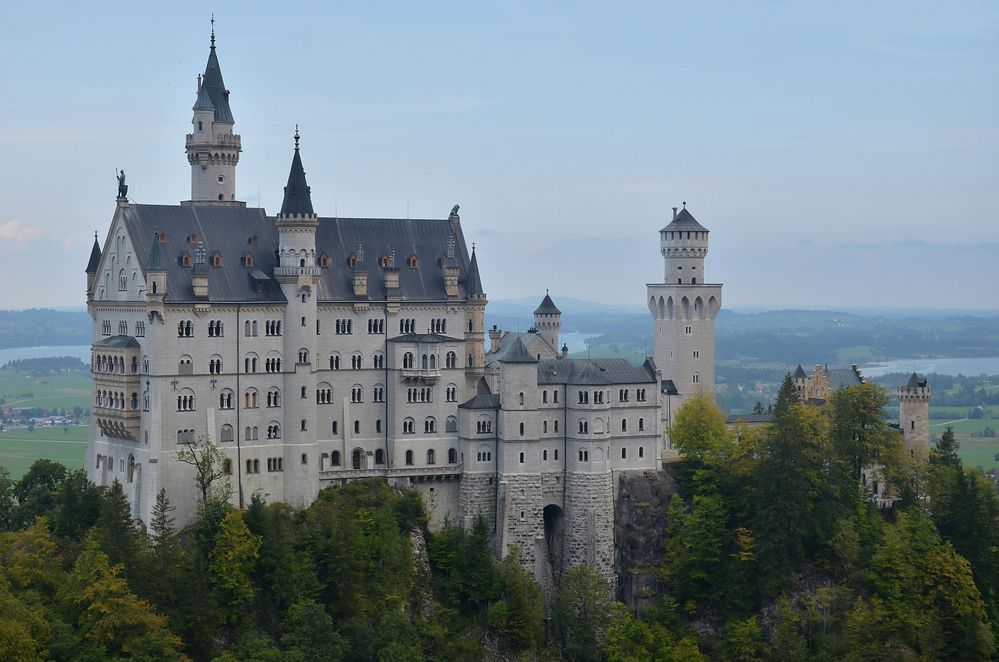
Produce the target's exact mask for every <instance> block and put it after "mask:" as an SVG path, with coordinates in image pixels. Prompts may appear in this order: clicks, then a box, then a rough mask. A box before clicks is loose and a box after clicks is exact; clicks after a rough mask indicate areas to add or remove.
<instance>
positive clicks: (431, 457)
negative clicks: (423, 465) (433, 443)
mask: <svg viewBox="0 0 999 662" xmlns="http://www.w3.org/2000/svg"><path fill="white" fill-rule="evenodd" d="M436 463H437V456H436V454H435V453H434V449H433V448H431V449H430V450H428V451H427V464H436Z"/></svg>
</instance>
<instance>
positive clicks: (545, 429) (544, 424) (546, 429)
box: [541, 421, 548, 434]
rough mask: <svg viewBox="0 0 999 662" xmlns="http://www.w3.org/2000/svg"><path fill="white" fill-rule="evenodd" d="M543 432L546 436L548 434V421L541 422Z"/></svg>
mask: <svg viewBox="0 0 999 662" xmlns="http://www.w3.org/2000/svg"><path fill="white" fill-rule="evenodd" d="M541 432H542V434H546V433H547V432H548V421H541Z"/></svg>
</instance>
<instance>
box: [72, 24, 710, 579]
mask: <svg viewBox="0 0 999 662" xmlns="http://www.w3.org/2000/svg"><path fill="white" fill-rule="evenodd" d="M234 125H235V120H234V117H233V113H232V110H231V108H230V95H229V91H228V90H227V89H226V88H225V84H224V82H223V79H222V72H221V70H220V68H219V61H218V58H217V56H216V48H215V37H214V33H213V35H212V42H211V50H210V53H209V57H208V64H207V66H206V69H205V73H204V75H203V76H201V77H199V88H198V94H197V99H196V101H195V104H194V107H193V118H192V132H191V133H189V134H188V135H187V138H186V147H187V157H188V163H189V164H190V166H191V199H190V200H188V201H185V202H182V203H180V204H177V205H147V204H135V203H133V202H131V201H130V200H129V199H128V197H127V195H126V191H127V190H126V189H125V188H124V187H123V186H121V187H120V191H119V197H118V200H117V206H116V208H115V211H114V215H113V218H112V219H111V224H110V227H109V228H108V231H107V234H106V237H105V239H104V242H103V245H99V244H98V242H97V241H96V239H95V243H94V247H93V250H92V253H91V258H90V263H89V264H88V266H87V270H86V271H87V303H88V310H89V312H90V315H91V317H92V319H93V357H92V370H93V378H94V380H93V381H94V408H93V414H94V415H93V421H94V423H93V426H92V430H91V436H90V441H89V443H88V446H87V451H86V459H85V462H86V467H87V471H88V474H89V476H90V478H91V479H92V480H94V481H95V482H96V483H98V484H101V485H108V484H110V483H111V482H112V481H115V480H117V481H119V482H121V483H122V484H123V485H124V486H125V488H126V491H127V493H128V495H129V498H130V500H131V503H132V508H133V513H134V515H135V517H136V518H138V519H140V520H143V521H146V522H148V521H149V519H150V515H151V511H152V508H153V505H154V502H155V497H156V494H157V493H158V492H159V491H160V489H164V490H166V493H167V496H168V497H169V499H170V501H171V502H172V503H173V504H174V505H176V506H177V512H176V515H177V518H178V522H179V523H181V524H183V523H186V522H190V521H191V520H192V519H193V518H194V516H195V513H196V499H197V494H196V489H195V486H194V482H193V468H192V467H191V466H189V465H187V464H184V463H181V462H179V461H178V459H177V451H178V449H179V448H183V445H185V444H190V443H192V442H195V441H196V440H199V439H207V440H210V441H211V442H212V443H214V444H216V445H218V446H219V447H220V448H221V449H222V451H223V452H224V454H225V457H226V459H225V461H224V465H223V466H224V471H225V473H226V474H227V475H228V478H229V480H230V484H231V485H232V487H233V496H232V502H233V504H234V505H236V506H238V507H242V506H245V505H246V504H247V503H248V501H249V499H250V497H251V495H253V494H259V495H261V496H262V497H263V498H264V499H265V500H268V501H282V502H285V503H288V504H291V505H293V506H297V507H302V506H306V505H308V504H309V503H311V502H312V501H313V500H314V499H315V498H316V496H317V494H318V492H319V490H320V489H322V488H323V487H326V486H330V485H336V484H343V483H344V482H347V481H351V480H357V479H360V478H371V477H379V478H383V479H385V480H388V481H390V482H392V483H395V484H401V485H404V486H407V487H412V488H414V489H416V490H418V491H419V492H420V493H421V494H422V495H423V497H424V500H425V502H426V503H427V505H428V507H429V509H430V511H431V513H432V516H433V521H434V522H435V523H439V522H440V521H442V519H443V518H444V517H447V516H449V517H450V518H451V519H452V520H453V521H456V522H459V523H461V524H462V525H465V526H468V525H470V524H471V523H472V522H473V521H474V520H475V518H476V517H478V516H483V517H485V518H486V520H487V521H488V523H489V524H490V525H491V527H492V529H493V532H494V543H495V548H496V552H497V554H499V555H505V554H506V553H508V552H509V551H510V550H511V549H513V548H514V547H515V546H517V547H519V548H520V549H521V550H522V555H521V558H522V560H523V562H524V563H525V565H527V566H528V567H530V568H532V569H533V570H534V571H535V573H536V575H537V577H538V578H539V580H541V581H542V582H543V583H545V584H546V585H550V584H549V583H550V581H551V580H552V579H554V578H556V577H557V574H558V573H559V572H561V569H562V568H566V567H571V566H573V565H577V564H580V563H586V564H588V565H591V566H593V567H595V568H597V569H598V570H599V571H600V572H601V573H602V574H603V575H604V576H605V577H606V578H607V579H608V582H609V583H611V584H613V582H614V568H615V546H614V532H613V529H614V527H613V524H614V522H613V518H614V495H615V490H616V489H617V484H618V477H619V475H620V474H622V473H626V472H635V471H655V470H658V469H660V468H661V463H662V461H663V460H664V459H668V458H669V457H670V455H671V451H670V450H669V444H668V440H667V437H666V427H667V425H668V423H669V421H670V417H671V415H672V412H674V411H675V409H676V408H677V407H678V406H679V404H680V403H681V402H682V401H683V399H684V398H686V397H688V396H689V395H691V394H694V393H696V392H706V393H711V392H712V389H713V384H714V319H715V316H716V315H717V313H718V309H719V307H720V305H721V286H720V285H708V284H705V283H704V276H703V273H704V270H703V263H704V256H705V254H706V253H707V233H708V231H707V230H706V229H705V228H704V227H702V226H701V225H700V224H698V223H697V221H696V220H694V218H693V216H691V215H690V212H688V211H687V210H686V209H684V210H683V211H682V212H680V213H679V214H677V213H676V211H675V210H674V219H673V221H672V222H671V223H670V224H669V225H668V226H667V227H666V228H664V229H663V230H662V231H661V232H660V240H661V243H662V252H663V256H664V259H665V271H666V274H665V275H666V277H665V281H664V283H661V284H655V285H649V286H648V294H649V307H650V309H651V311H652V314H653V318H654V332H655V338H656V340H655V358H654V360H653V359H651V358H650V359H648V360H646V361H645V363H644V364H643V365H641V366H637V367H636V366H633V365H631V364H629V363H627V362H626V361H623V360H603V359H601V360H585V361H584V360H573V359H569V358H567V348H565V347H564V346H562V347H561V350H560V343H559V330H560V325H561V313H560V312H559V310H558V308H557V307H556V306H555V304H554V302H553V301H552V299H551V297H549V296H547V295H546V297H545V299H544V301H543V302H542V304H541V306H540V307H539V308H538V310H537V311H535V328H534V329H532V330H531V332H528V333H524V334H517V333H506V334H503V333H502V332H500V331H499V330H498V329H494V330H493V331H491V332H490V333H489V336H490V351H489V352H488V354H487V352H486V348H485V328H484V326H485V308H486V303H487V299H486V295H485V292H484V290H483V285H482V281H481V279H480V276H479V271H478V266H477V258H476V255H475V251H474V250H473V251H471V252H469V250H468V249H467V246H466V242H465V238H464V234H463V232H462V224H461V218H460V216H459V214H458V206H457V205H455V206H454V208H453V210H452V211H451V213H450V215H449V216H448V217H447V218H442V219H376V218H339V217H337V218H329V217H320V216H319V215H318V214H317V213H316V212H315V209H314V207H313V205H312V199H311V191H310V188H309V186H308V184H307V182H306V176H305V169H304V167H303V161H302V154H301V149H300V145H299V136H298V132H297V130H296V133H295V145H294V151H293V154H292V159H291V168H290V173H289V176H288V182H287V186H285V188H284V199H283V202H282V205H281V209H280V211H279V212H278V214H277V215H276V216H268V215H267V213H266V212H265V211H264V210H263V209H255V208H248V207H247V206H246V204H245V203H243V202H240V201H238V200H236V186H235V180H236V166H237V164H238V162H239V157H240V152H241V141H240V137H239V136H238V135H237V134H235V133H233V129H234Z"/></svg>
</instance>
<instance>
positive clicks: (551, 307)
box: [534, 290, 562, 315]
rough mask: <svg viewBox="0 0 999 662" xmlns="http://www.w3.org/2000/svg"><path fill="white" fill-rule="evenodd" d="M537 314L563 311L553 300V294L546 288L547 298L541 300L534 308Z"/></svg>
mask: <svg viewBox="0 0 999 662" xmlns="http://www.w3.org/2000/svg"><path fill="white" fill-rule="evenodd" d="M534 314H535V315H561V314H562V311H561V310H559V309H558V307H557V306H556V305H555V302H554V301H552V298H551V296H550V295H549V294H548V291H547V290H545V298H544V299H542V300H541V305H540V306H538V307H537V308H536V309H535V310H534Z"/></svg>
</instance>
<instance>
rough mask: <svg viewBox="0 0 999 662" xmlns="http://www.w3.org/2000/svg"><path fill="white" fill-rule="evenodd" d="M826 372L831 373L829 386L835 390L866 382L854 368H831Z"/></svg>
mask: <svg viewBox="0 0 999 662" xmlns="http://www.w3.org/2000/svg"><path fill="white" fill-rule="evenodd" d="M826 374H827V375H829V387H830V388H832V390H833V391H839V390H841V389H844V388H847V387H849V386H856V385H857V384H863V383H864V380H863V378H861V376H860V373H859V372H857V371H856V370H854V369H853V368H830V369H829V370H826Z"/></svg>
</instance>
